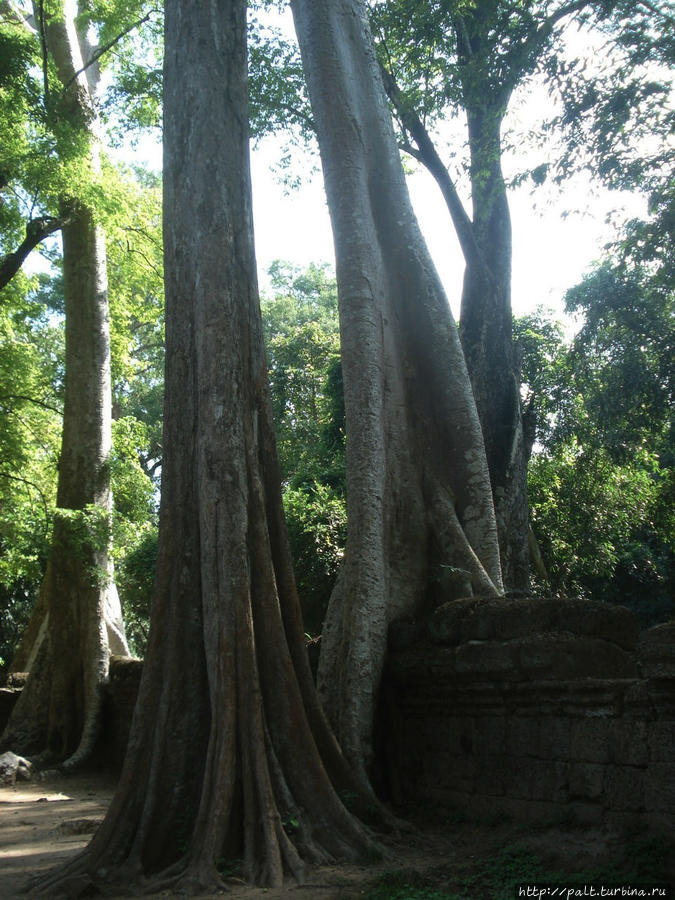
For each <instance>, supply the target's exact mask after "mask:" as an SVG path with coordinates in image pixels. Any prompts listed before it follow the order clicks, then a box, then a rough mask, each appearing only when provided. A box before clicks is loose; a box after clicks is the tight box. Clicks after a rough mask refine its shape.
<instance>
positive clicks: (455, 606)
mask: <svg viewBox="0 0 675 900" xmlns="http://www.w3.org/2000/svg"><path fill="white" fill-rule="evenodd" d="M477 602H478V601H476V600H474V599H473V598H466V599H463V600H450V601H448V602H447V603H443V604H442V605H441V606H439V607H438V608H437V609H435V610H434V612H433V614H432V615H431V618H430V619H429V623H428V626H427V634H428V637H429V639H430V640H431V641H432V642H433V643H434V644H442V645H445V646H456V645H457V644H459V643H460V642H461V635H460V623H461V621H462V619H463V618H464V616H465V615H466V613H467V612H468V611H469V610H470V609H472V608H473V607H474V606H475V605H476V603H477Z"/></svg>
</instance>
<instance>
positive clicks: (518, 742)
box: [506, 716, 539, 759]
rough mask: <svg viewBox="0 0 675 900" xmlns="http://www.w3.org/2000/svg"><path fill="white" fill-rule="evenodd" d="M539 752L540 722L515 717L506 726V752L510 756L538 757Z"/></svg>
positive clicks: (524, 717)
mask: <svg viewBox="0 0 675 900" xmlns="http://www.w3.org/2000/svg"><path fill="white" fill-rule="evenodd" d="M538 750H539V721H538V720H537V719H535V718H533V717H529V716H513V717H512V718H509V719H508V720H507V725H506V752H507V753H508V754H509V755H510V756H516V757H519V758H521V759H522V758H523V757H536V756H537V753H538Z"/></svg>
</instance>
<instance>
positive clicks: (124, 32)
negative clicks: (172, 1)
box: [63, 9, 155, 91]
mask: <svg viewBox="0 0 675 900" xmlns="http://www.w3.org/2000/svg"><path fill="white" fill-rule="evenodd" d="M153 12H155V10H154V9H151V10H150V12H148V13H146V14H145V15H144V16H142V17H141V18H140V19H138V20H137V21H136V22H132V23H131V25H128V26H127V27H126V28H124V29H123V30H122V31H121V32H120V33H119V34H118V35H115V37H114V38H111V39H110V40H109V41H107V42H106V43H105V44H101V46H100V47H97V48H96V50H94V52H93V53H92V55H91V57H90V58H89V59H88V60H87V62H86V63H85V64H84V65H83V66H82V68H81V69H78V70H77V72H75V73H74V74H73V75H72V77H71V78H70V79H69V80H68V82H67V83H66V84H64V86H63V90H64V91H67V90H68V88H69V87H70V86H71V84H72V83H73V82H74V81H75V80H76V79H77V78H78V77H79V76H80V75H81V74H82V73H83V72H86V71H87V69H88V68H89V67H90V66H93V65H94V63H95V62H97V61H98V60H99V59H100V58H101V57H102V56H103V54H104V53H107V52H108V50H112V48H113V47H114V46H115V45H116V44H119V42H120V41H121V40H122V38H124V37H126V36H127V35H128V34H129V33H130V32H131V31H133V30H134V29H135V28H138V27H139V26H140V25H143V23H144V22H147V21H148V19H150V17H151V16H152V14H153Z"/></svg>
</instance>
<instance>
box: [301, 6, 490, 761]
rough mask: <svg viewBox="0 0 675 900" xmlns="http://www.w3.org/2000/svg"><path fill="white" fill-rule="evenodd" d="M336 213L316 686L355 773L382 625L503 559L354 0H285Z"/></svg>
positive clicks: (442, 305)
mask: <svg viewBox="0 0 675 900" xmlns="http://www.w3.org/2000/svg"><path fill="white" fill-rule="evenodd" d="M292 9H293V13H294V17H295V24H296V31H297V34H298V40H299V43H300V49H301V53H302V58H303V65H304V68H305V74H306V77H307V83H308V88H309V94H310V99H311V103H312V109H313V115H314V119H315V122H316V126H317V133H318V138H319V146H320V150H321V160H322V165H323V172H324V181H325V185H326V192H327V195H328V204H329V209H330V214H331V221H332V225H333V235H334V243H335V251H336V263H337V280H338V293H339V309H340V329H341V342H342V370H343V379H344V389H345V409H346V426H347V508H348V535H347V547H346V553H345V561H344V566H343V569H342V572H341V576H340V578H339V580H338V584H337V586H336V589H335V592H334V594H333V597H332V598H331V602H330V606H329V610H328V615H327V620H326V623H325V626H324V634H323V643H322V654H321V661H320V666H319V687H320V691H321V693H322V699H323V702H324V706H325V708H326V710H327V712H328V714H329V716H330V717H331V719H332V721H333V724H334V727H335V729H336V732H337V734H338V738H339V740H340V743H341V745H342V748H343V751H344V752H345V754H346V755H347V758H348V759H349V761H350V762H351V763H352V764H353V765H354V766H357V767H358V768H359V770H360V771H361V772H362V773H364V774H365V773H366V772H367V770H368V769H369V767H370V763H371V759H372V734H373V718H374V712H375V705H376V700H377V692H378V688H379V683H380V678H381V673H382V666H383V662H384V656H385V652H386V638H387V629H388V625H389V623H390V622H391V620H392V619H393V618H394V617H396V616H399V615H402V614H405V613H410V612H411V611H419V610H421V609H422V608H423V607H424V606H425V604H428V603H430V602H431V603H433V602H442V600H443V599H445V598H447V597H448V596H450V593H451V590H450V587H449V584H450V581H451V580H452V579H450V578H448V579H447V581H444V577H443V576H444V575H447V574H451V573H452V571H453V569H462V570H465V571H466V572H468V573H469V578H470V582H471V584H472V588H473V590H474V591H475V592H477V593H490V594H494V593H499V592H500V591H501V572H500V564H499V552H498V545H497V533H496V524H495V517H494V509H493V504H492V495H491V491H490V482H489V475H488V470H487V463H486V459H485V451H484V448H483V442H482V436H481V431H480V424H479V421H478V416H477V413H476V408H475V404H474V400H473V396H472V392H471V385H470V382H469V377H468V373H467V370H466V365H465V362H464V357H463V354H462V349H461V346H460V342H459V336H458V332H457V327H456V325H455V322H454V321H453V318H452V313H451V311H450V307H449V305H448V302H447V299H446V297H445V294H444V292H443V289H442V287H441V284H440V281H439V279H438V276H437V274H436V272H435V270H434V267H433V264H432V262H431V260H430V257H429V254H428V252H427V249H426V246H425V244H424V241H423V239H422V237H421V234H420V231H419V228H418V225H417V222H416V220H415V217H414V214H413V212H412V208H411V206H410V201H409V197H408V192H407V187H406V184H405V178H404V175H403V171H402V167H401V162H400V158H399V153H398V149H397V146H396V142H395V139H394V133H393V128H392V123H391V117H390V114H389V110H388V106H387V102H386V97H385V94H384V89H383V87H382V82H381V78H380V73H379V67H378V65H377V61H376V58H375V53H374V49H373V45H372V39H371V37H370V32H369V27H368V23H367V16H366V10H365V7H364V4H363V3H362V2H360V0H335V2H331V3H316V2H312V0H293V2H292Z"/></svg>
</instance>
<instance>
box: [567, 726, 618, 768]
mask: <svg viewBox="0 0 675 900" xmlns="http://www.w3.org/2000/svg"><path fill="white" fill-rule="evenodd" d="M610 724H611V720H608V719H601V718H582V719H576V720H575V721H573V722H572V730H571V735H572V740H571V758H572V759H573V760H575V761H578V762H601V763H606V762H609V760H610V756H611V754H610V743H609V728H610Z"/></svg>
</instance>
